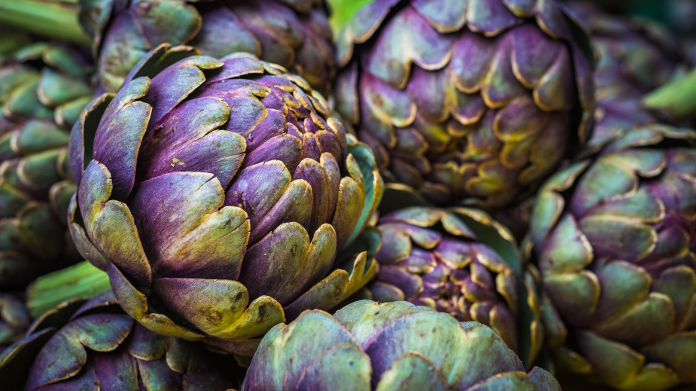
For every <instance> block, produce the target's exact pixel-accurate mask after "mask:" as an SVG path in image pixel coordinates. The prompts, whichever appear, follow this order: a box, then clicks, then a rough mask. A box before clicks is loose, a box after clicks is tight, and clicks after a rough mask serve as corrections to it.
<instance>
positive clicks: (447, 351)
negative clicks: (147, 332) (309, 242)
mask: <svg viewBox="0 0 696 391" xmlns="http://www.w3.org/2000/svg"><path fill="white" fill-rule="evenodd" d="M560 389H561V387H560V386H559V384H558V382H557V381H556V379H554V378H553V376H551V375H550V374H549V373H548V372H546V371H544V370H543V369H540V368H534V370H532V371H531V372H530V373H529V374H527V373H525V370H524V367H523V365H522V363H521V362H520V359H519V358H518V357H517V356H516V355H515V353H513V352H512V350H510V349H509V348H508V347H507V346H505V343H504V342H503V341H502V340H501V339H500V337H498V335H496V334H495V333H494V332H493V330H491V329H490V328H488V327H486V326H484V325H481V324H479V323H476V322H461V323H460V322H458V321H457V320H456V319H454V318H453V317H451V316H449V315H446V314H442V313H438V312H435V311H433V310H431V309H430V308H427V307H417V306H414V305H413V304H410V303H406V302H395V303H385V304H379V303H376V302H373V301H369V300H361V301H358V302H355V303H352V304H349V305H348V306H346V307H345V308H343V309H341V310H339V311H338V312H336V314H335V315H334V317H332V316H331V315H329V314H327V313H325V312H322V311H306V312H304V313H302V315H300V316H299V317H298V318H297V320H295V321H294V322H292V323H290V324H289V325H287V326H286V325H284V324H280V325H277V326H275V327H274V328H273V329H271V331H269V332H268V334H267V335H266V336H265V337H264V339H263V341H262V342H261V345H260V346H259V350H258V351H257V352H256V355H255V356H254V359H253V361H252V362H251V366H250V367H249V370H248V372H247V377H246V378H245V380H244V384H243V386H242V390H244V391H254V390H264V391H273V390H277V391H280V390H284V391H285V390H287V391H294V390H355V391H369V390H380V391H387V390H433V391H435V390H438V391H439V390H443V391H445V390H462V391H464V390H466V391H483V390H518V391H522V390H528V391H536V390H540V391H541V390H549V391H550V390H560Z"/></svg>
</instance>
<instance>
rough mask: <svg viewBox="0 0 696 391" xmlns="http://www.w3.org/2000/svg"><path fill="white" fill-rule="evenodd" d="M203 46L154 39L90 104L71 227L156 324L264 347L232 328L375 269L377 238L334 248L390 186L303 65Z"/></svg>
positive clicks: (129, 303)
mask: <svg viewBox="0 0 696 391" xmlns="http://www.w3.org/2000/svg"><path fill="white" fill-rule="evenodd" d="M195 54H196V51H195V50H194V49H192V48H188V47H177V48H170V47H169V46H168V45H163V46H161V47H159V48H158V49H156V50H153V51H152V52H151V53H149V54H148V56H146V57H145V58H144V59H143V62H142V63H141V64H140V65H139V66H138V67H136V68H135V69H134V70H133V72H132V73H131V76H130V77H129V81H128V82H127V83H125V84H124V86H123V88H121V90H120V91H119V92H118V93H117V94H115V95H113V94H105V95H102V96H101V97H99V98H97V99H95V100H94V101H93V103H92V104H91V105H90V106H89V107H88V108H87V109H86V110H85V112H84V113H83V115H82V117H81V120H80V122H79V123H78V124H77V125H76V126H75V128H74V129H73V132H72V134H71V142H70V160H71V166H72V169H73V175H74V176H75V180H76V182H77V185H78V193H77V195H76V196H75V197H73V199H72V202H71V204H70V213H71V214H72V217H71V232H72V235H73V238H74V239H75V242H76V245H77V248H78V250H80V252H81V253H82V254H83V255H84V256H85V258H86V259H87V260H89V261H90V262H92V264H94V265H95V266H97V267H98V268H100V269H102V270H108V273H109V279H110V281H111V285H112V288H113V290H114V293H115V294H116V297H117V298H118V300H119V302H120V303H121V305H122V306H123V307H124V309H125V311H126V312H128V314H130V315H131V316H133V317H134V318H135V319H136V320H137V321H139V322H141V323H142V324H143V325H145V326H146V327H147V328H149V329H151V330H153V331H156V332H158V333H162V334H165V335H170V336H181V337H185V338H189V339H198V338H203V337H204V336H206V335H207V336H209V337H211V338H212V339H214V340H219V343H224V341H227V342H230V344H231V345H230V344H228V345H226V346H225V348H226V349H230V350H232V351H234V352H235V353H238V354H244V353H245V352H246V353H247V355H248V356H251V355H252V354H253V348H254V347H255V343H258V340H257V341H256V342H255V343H251V345H253V346H252V347H251V348H249V349H251V350H246V351H244V349H241V348H239V346H237V347H234V346H232V345H234V342H235V341H239V342H240V343H242V344H243V343H244V342H248V341H249V340H250V339H252V338H254V337H260V336H262V335H263V334H264V333H265V332H266V331H268V330H269V329H270V328H271V327H273V326H274V325H275V324H277V323H280V322H282V321H283V320H284V319H285V318H286V317H288V318H289V319H293V318H294V317H296V316H297V315H299V314H300V312H302V311H303V310H305V309H313V308H316V309H324V310H328V309H330V308H331V307H333V306H334V305H336V304H338V303H339V302H340V301H342V300H343V299H344V298H346V297H348V296H350V295H351V294H353V293H354V292H355V291H357V290H358V289H360V287H362V286H363V285H364V284H365V283H366V282H367V281H369V279H371V278H372V277H373V276H374V275H375V274H376V272H377V264H376V262H371V261H370V260H368V259H367V257H366V253H365V252H363V253H361V254H360V255H358V257H357V258H352V259H350V260H349V261H348V262H347V265H346V267H345V268H343V269H341V268H339V269H336V267H335V266H336V265H334V260H335V259H336V257H337V252H338V251H339V250H341V249H342V248H343V247H345V246H347V245H348V244H350V243H351V242H352V241H354V240H355V238H356V237H358V235H359V234H360V232H361V230H362V228H363V227H364V226H365V225H366V224H367V222H368V218H369V216H371V215H372V213H373V212H374V211H375V209H376V208H377V205H378V204H379V201H380V199H381V196H382V186H383V185H382V182H381V177H380V175H379V172H378V170H377V168H376V165H375V162H374V157H373V155H372V153H371V152H370V149H369V148H368V147H367V146H365V145H364V144H360V143H358V142H355V141H353V138H352V136H349V137H347V136H346V133H345V129H344V127H343V125H342V124H341V122H340V120H338V119H337V118H336V117H334V115H333V113H332V112H331V110H330V109H329V107H328V105H327V104H326V102H325V100H324V98H323V97H322V96H321V95H320V94H319V93H317V92H316V91H313V90H311V89H310V88H309V86H308V85H307V83H306V82H305V81H304V80H302V79H301V78H299V77H297V76H294V75H291V74H287V73H285V72H284V71H283V70H282V68H280V67H277V66H275V65H272V64H269V63H266V62H263V61H260V60H258V59H257V58H255V57H254V56H252V55H250V54H245V53H241V54H235V55H231V56H228V57H225V58H223V59H221V60H216V59H213V58H211V57H205V56H196V55H195ZM83 167H84V171H83ZM78 206H79V210H78ZM338 266H340V265H338ZM334 269H336V270H334ZM346 269H347V270H346ZM332 270H333V271H332ZM235 346H236V345H235ZM245 346H248V345H245ZM240 349H241V350H240Z"/></svg>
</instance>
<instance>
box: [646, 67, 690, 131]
mask: <svg viewBox="0 0 696 391" xmlns="http://www.w3.org/2000/svg"><path fill="white" fill-rule="evenodd" d="M643 106H644V107H645V108H647V109H650V110H655V111H658V112H660V113H663V114H665V115H667V116H668V117H669V118H674V119H684V118H688V117H692V116H694V115H696V70H693V71H691V73H689V74H687V75H686V76H685V77H683V78H681V79H678V80H675V81H673V82H671V83H669V84H666V85H664V86H662V87H660V88H658V89H657V90H655V91H653V92H651V93H650V94H648V95H647V96H645V98H643Z"/></svg>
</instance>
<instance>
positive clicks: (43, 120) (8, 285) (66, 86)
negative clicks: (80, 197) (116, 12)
mask: <svg viewBox="0 0 696 391" xmlns="http://www.w3.org/2000/svg"><path fill="white" fill-rule="evenodd" d="M89 70H90V64H89V62H88V60H87V59H86V58H85V56H84V55H83V54H82V53H81V52H79V51H77V50H75V49H74V48H71V47H67V46H61V45H53V44H48V43H45V42H38V43H33V44H31V45H28V46H25V47H23V48H22V49H21V50H19V51H18V52H16V53H15V54H14V55H12V56H10V57H6V58H5V59H4V61H3V62H2V65H0V104H1V105H2V114H1V115H0V289H2V290H7V289H15V288H23V287H24V286H25V285H26V284H27V283H29V282H30V281H32V280H33V279H34V278H36V277H38V276H40V275H41V274H44V273H47V272H49V271H51V270H55V269H58V268H60V267H63V266H67V265H70V264H72V263H74V262H76V261H78V260H79V254H77V252H76V251H75V249H74V246H73V245H72V242H71V240H70V236H69V233H68V230H67V225H66V224H67V221H66V215H67V206H68V203H69V201H70V197H71V196H72V194H73V193H74V192H75V186H74V184H73V183H72V181H71V180H70V170H69V167H68V159H67V146H68V141H69V138H70V135H69V129H70V128H71V127H72V125H73V123H74V122H76V120H77V118H78V117H79V114H80V112H81V111H82V109H83V108H84V107H85V106H86V105H87V104H88V103H89V101H90V100H91V98H92V91H91V89H90V86H89V84H88V82H87V80H86V78H87V77H88V74H89Z"/></svg>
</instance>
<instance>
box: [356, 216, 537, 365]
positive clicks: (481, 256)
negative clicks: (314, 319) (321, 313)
mask: <svg viewBox="0 0 696 391" xmlns="http://www.w3.org/2000/svg"><path fill="white" fill-rule="evenodd" d="M377 229H379V230H380V231H381V233H382V246H381V248H380V249H379V252H378V253H377V254H376V256H375V259H376V260H377V261H378V262H379V263H380V268H379V274H378V276H377V279H376V281H375V282H373V283H371V284H370V285H369V286H368V287H369V289H370V292H371V298H372V299H374V300H377V301H379V302H393V301H401V300H407V301H409V302H411V303H414V304H417V305H423V306H428V307H430V308H432V309H435V310H437V311H440V312H444V313H448V314H450V315H452V316H453V317H455V318H456V319H457V320H459V321H476V322H479V323H482V324H485V325H487V326H490V327H491V328H492V329H493V330H494V331H495V332H496V333H497V334H498V335H500V337H501V338H502V339H503V341H505V343H506V344H507V345H508V346H509V347H510V348H511V349H512V350H513V351H515V352H516V353H517V354H518V355H519V356H520V357H521V358H522V360H523V362H524V363H525V364H526V366H527V367H531V363H533V362H534V360H535V358H536V356H537V354H538V353H539V350H540V349H541V345H542V339H543V330H542V327H541V322H540V317H541V314H540V299H539V296H538V294H537V291H536V289H537V288H536V286H537V283H538V282H537V281H536V278H535V277H537V276H538V272H531V273H530V274H528V275H526V276H525V271H524V270H523V265H522V262H521V260H520V254H519V252H518V251H517V248H516V243H515V240H514V239H513V238H512V235H511V233H510V232H509V231H508V230H507V229H506V228H505V227H503V226H501V225H500V224H499V223H497V222H495V221H494V220H492V219H491V218H490V216H488V215H487V214H486V213H484V212H481V211H479V210H476V209H469V208H456V209H452V210H446V209H438V208H433V207H419V206H414V207H409V208H405V209H400V210H397V211H395V212H392V213H389V214H386V215H385V216H383V217H382V218H380V220H379V223H378V224H377Z"/></svg>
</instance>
